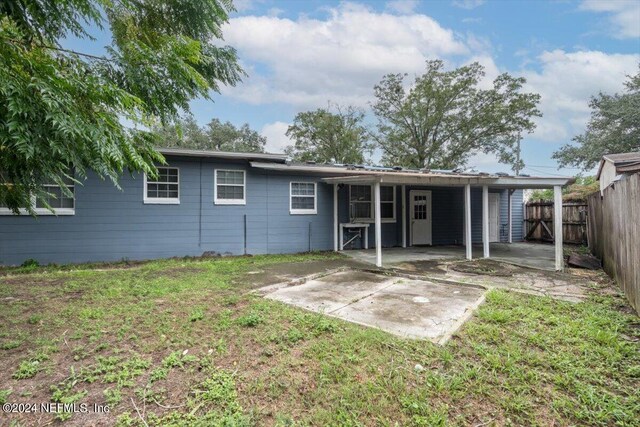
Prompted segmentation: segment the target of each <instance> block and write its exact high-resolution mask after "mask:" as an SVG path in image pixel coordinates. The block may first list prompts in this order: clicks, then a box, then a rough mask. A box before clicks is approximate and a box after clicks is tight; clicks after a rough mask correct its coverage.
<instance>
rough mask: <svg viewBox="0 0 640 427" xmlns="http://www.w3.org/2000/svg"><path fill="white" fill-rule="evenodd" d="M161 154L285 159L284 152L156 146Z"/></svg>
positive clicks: (277, 160) (240, 158) (245, 158)
mask: <svg viewBox="0 0 640 427" xmlns="http://www.w3.org/2000/svg"><path fill="white" fill-rule="evenodd" d="M157 150H158V151H159V152H160V153H161V154H162V155H174V156H185V157H216V158H220V159H239V160H270V161H272V162H280V163H284V162H286V161H287V158H288V157H287V155H286V154H273V153H240V152H232V151H213V150H190V149H185V148H157Z"/></svg>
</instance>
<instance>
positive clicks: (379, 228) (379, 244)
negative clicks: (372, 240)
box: [372, 182, 395, 267]
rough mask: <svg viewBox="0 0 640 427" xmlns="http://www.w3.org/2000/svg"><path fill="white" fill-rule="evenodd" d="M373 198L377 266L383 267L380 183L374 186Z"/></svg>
mask: <svg viewBox="0 0 640 427" xmlns="http://www.w3.org/2000/svg"><path fill="white" fill-rule="evenodd" d="M394 191H395V190H394ZM394 194H395V193H394ZM372 198H373V199H374V216H375V236H376V266H377V267H382V221H380V216H381V214H382V213H381V210H382V209H380V183H379V182H376V183H375V184H374V186H373V194H372ZM394 200H395V197H394ZM394 206H395V201H394Z"/></svg>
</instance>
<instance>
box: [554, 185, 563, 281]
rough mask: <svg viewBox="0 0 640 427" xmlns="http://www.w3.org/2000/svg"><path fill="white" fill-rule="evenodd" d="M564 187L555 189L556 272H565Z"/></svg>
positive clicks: (557, 186)
mask: <svg viewBox="0 0 640 427" xmlns="http://www.w3.org/2000/svg"><path fill="white" fill-rule="evenodd" d="M562 237H563V236H562V187H561V186H559V185H556V186H555V187H553V240H554V243H553V244H554V247H555V255H556V271H562V270H564V253H563V247H562Z"/></svg>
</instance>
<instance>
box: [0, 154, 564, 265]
mask: <svg viewBox="0 0 640 427" xmlns="http://www.w3.org/2000/svg"><path fill="white" fill-rule="evenodd" d="M160 152H161V153H162V154H163V155H164V156H165V158H166V160H167V165H164V166H160V167H159V168H158V170H159V176H158V177H157V178H155V179H151V178H150V177H147V176H145V175H144V174H124V175H123V176H122V177H121V180H120V186H121V190H120V189H117V188H115V187H114V186H113V185H112V184H111V183H110V182H108V181H104V180H101V179H99V178H98V177H97V176H95V175H89V177H88V178H87V179H86V181H85V182H83V184H82V185H74V183H73V182H69V183H68V185H69V189H70V190H71V191H72V193H73V196H74V197H73V198H68V197H65V196H64V195H63V193H61V191H60V189H59V188H57V187H55V186H50V188H49V190H50V192H51V193H54V194H57V195H58V196H59V197H58V198H57V199H51V200H49V203H50V204H51V206H52V207H54V208H55V215H54V214H52V212H50V211H48V210H46V209H44V208H43V207H42V206H43V204H42V203H41V202H40V201H38V200H36V201H35V208H36V210H37V212H38V214H39V215H38V217H37V218H34V217H32V216H29V215H24V214H23V215H15V214H13V213H11V212H10V211H9V210H8V209H7V208H0V236H1V238H0V264H5V265H16V264H21V263H23V262H24V261H25V260H27V259H35V260H37V261H38V262H40V263H79V262H92V261H117V260H122V259H130V260H142V259H154V258H165V257H173V256H199V255H202V254H203V253H218V254H234V255H240V254H266V253H293V252H304V251H310V250H341V249H343V248H344V244H345V243H346V244H347V246H346V247H347V248H348V247H361V246H371V247H375V248H376V263H377V265H381V264H382V256H381V253H382V252H381V251H382V248H383V247H403V248H404V247H408V246H416V245H465V247H466V256H467V258H471V254H472V252H471V245H472V244H475V243H482V245H483V255H484V256H485V257H489V256H490V246H489V243H490V242H493V241H502V242H512V241H518V240H521V239H522V234H523V230H522V190H523V189H525V188H554V189H555V192H556V195H557V196H558V197H559V196H560V194H561V193H560V189H561V187H562V186H563V185H565V184H567V183H568V182H569V180H568V179H565V178H534V177H512V176H506V175H504V174H501V175H491V174H483V173H456V172H452V171H441V170H431V171H428V170H406V169H401V168H381V167H363V166H353V165H316V164H294V163H290V162H288V160H287V157H286V156H284V155H277V154H263V153H228V152H212V151H196V150H185V149H160ZM557 208H560V209H561V201H560V203H559V204H557ZM556 226H560V227H561V224H560V223H558V224H556ZM358 233H360V235H359V236H360V237H358ZM559 234H560V235H561V234H562V233H559ZM352 236H355V238H354V237H352ZM369 242H371V245H369ZM558 248H559V249H558ZM558 251H560V252H558ZM561 256H562V242H561V241H560V243H559V246H558V243H556V267H557V268H558V269H561V268H562V258H561Z"/></svg>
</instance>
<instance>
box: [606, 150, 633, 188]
mask: <svg viewBox="0 0 640 427" xmlns="http://www.w3.org/2000/svg"><path fill="white" fill-rule="evenodd" d="M637 172H640V152H634V153H619V154H607V155H605V156H602V159H601V160H600V165H599V166H598V173H597V174H596V179H597V180H598V181H599V182H600V193H601V194H602V191H603V190H604V189H605V188H607V187H608V186H610V185H611V184H612V183H614V182H616V181H618V180H620V178H622V177H623V176H624V175H629V174H633V173H637Z"/></svg>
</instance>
